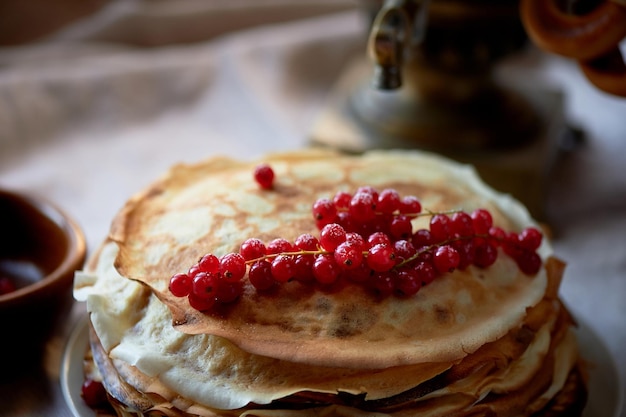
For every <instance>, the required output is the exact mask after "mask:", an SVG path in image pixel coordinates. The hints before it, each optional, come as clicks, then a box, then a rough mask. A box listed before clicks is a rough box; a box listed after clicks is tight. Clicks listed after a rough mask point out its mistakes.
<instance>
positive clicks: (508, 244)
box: [502, 232, 523, 259]
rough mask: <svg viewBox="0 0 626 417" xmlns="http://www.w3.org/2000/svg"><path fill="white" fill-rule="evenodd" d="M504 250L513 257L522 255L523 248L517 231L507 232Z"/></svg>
mask: <svg viewBox="0 0 626 417" xmlns="http://www.w3.org/2000/svg"><path fill="white" fill-rule="evenodd" d="M502 250H503V251H504V253H506V254H507V255H509V256H510V257H511V258H513V259H515V258H517V257H518V256H521V254H522V252H523V248H522V246H521V245H520V240H519V235H518V234H517V233H515V232H509V233H506V234H505V236H504V240H503V242H502Z"/></svg>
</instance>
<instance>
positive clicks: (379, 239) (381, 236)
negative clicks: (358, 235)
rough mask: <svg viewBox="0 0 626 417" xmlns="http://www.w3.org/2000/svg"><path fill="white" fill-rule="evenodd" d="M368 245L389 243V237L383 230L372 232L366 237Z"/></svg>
mask: <svg viewBox="0 0 626 417" xmlns="http://www.w3.org/2000/svg"><path fill="white" fill-rule="evenodd" d="M367 244H368V246H369V247H372V246H374V245H391V238H390V237H389V236H387V234H386V233H384V232H374V233H372V234H371V235H369V236H368V237H367Z"/></svg>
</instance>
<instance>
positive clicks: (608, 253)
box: [0, 10, 626, 417]
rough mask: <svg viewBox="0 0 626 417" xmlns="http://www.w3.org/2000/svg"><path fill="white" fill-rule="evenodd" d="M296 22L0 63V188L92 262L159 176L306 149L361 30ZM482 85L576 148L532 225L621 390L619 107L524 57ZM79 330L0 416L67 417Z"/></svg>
mask: <svg viewBox="0 0 626 417" xmlns="http://www.w3.org/2000/svg"><path fill="white" fill-rule="evenodd" d="M109 12H110V10H109ZM310 13H311V14H315V16H312V15H311V16H309V17H307V18H306V19H305V18H302V16H299V20H297V21H286V22H283V23H276V18H275V16H274V15H272V16H273V17H272V19H273V20H272V22H273V24H272V25H259V24H254V25H251V26H250V27H248V28H245V29H241V28H240V27H239V28H238V30H236V31H233V32H232V33H227V34H224V33H221V34H220V36H217V37H213V38H211V39H208V40H207V41H205V42H199V43H194V44H183V45H167V46H162V47H156V48H150V49H143V48H136V45H128V44H124V43H123V42H119V41H116V42H112V41H111V39H107V36H111V33H112V32H111V30H112V29H110V28H109V29H107V30H105V29H102V27H103V26H102V25H103V23H102V21H97V22H95V23H98V24H100V26H99V27H100V30H99V31H92V32H89V31H86V30H85V26H81V27H76V28H73V31H69V32H66V33H63V34H62V36H59V37H57V38H54V39H51V40H49V41H47V42H43V43H41V44H36V45H29V46H25V47H20V48H15V49H10V50H7V49H5V50H0V149H1V150H2V151H1V152H0V187H6V188H11V189H19V190H22V191H24V192H29V193H35V194H38V195H42V196H44V197H46V198H49V199H50V200H52V201H54V202H55V203H57V204H58V205H60V206H61V207H62V208H63V209H65V210H66V211H67V212H68V213H70V214H71V215H72V216H73V217H74V218H75V219H76V220H77V221H78V223H79V224H81V225H82V227H83V229H84V231H85V235H86V237H87V243H88V248H89V250H90V252H93V250H94V249H95V248H96V247H97V246H98V244H99V242H100V241H101V240H102V239H103V237H104V236H105V235H106V233H107V230H108V227H109V223H110V220H111V219H112V217H113V216H114V214H115V213H116V211H117V210H118V209H119V208H120V207H121V206H122V204H123V203H124V202H125V201H126V199H128V198H129V197H130V196H131V195H132V194H133V193H135V192H136V191H139V190H140V189H141V188H143V187H144V186H146V185H147V184H149V183H150V182H151V181H152V180H153V179H154V178H156V177H157V176H159V175H161V174H162V173H163V172H164V171H165V170H166V169H167V168H168V167H170V166H171V165H173V164H175V163H179V162H193V161H197V160H200V159H204V158H207V157H210V156H212V155H217V154H225V155H229V156H233V157H239V158H252V157H258V156H260V155H262V154H264V153H267V152H273V151H284V150H291V149H299V148H302V147H305V146H308V145H309V140H310V139H309V134H310V132H311V129H312V127H313V126H314V124H315V121H316V116H317V115H318V114H319V113H320V110H321V109H322V108H323V107H324V105H325V99H326V97H327V96H328V93H329V92H330V91H331V90H332V86H333V83H334V82H335V81H336V80H337V79H338V78H339V77H340V75H341V74H342V71H344V69H345V68H347V67H348V65H349V64H350V62H352V60H353V59H354V58H359V57H361V56H362V54H363V36H362V35H363V33H364V31H365V27H366V26H365V25H366V23H365V20H364V19H363V16H362V15H361V14H360V13H357V12H353V11H347V12H339V13H337V12H336V10H335V11H333V13H329V14H327V15H318V13H317V12H315V13H312V12H310ZM305 15H306V14H305ZM137 16H139V14H137V15H136V16H135V17H137ZM141 16H143V17H144V18H146V19H147V17H145V16H147V15H141ZM286 20H289V19H286ZM90 23H91V25H92V26H93V25H95V23H94V21H92V22H90ZM135 23H136V21H135ZM257 23H258V22H257ZM131 26H132V25H131ZM124 27H125V28H126V30H128V27H129V26H128V24H127V25H126V26H124ZM118 29H119V28H118ZM142 33H144V32H142ZM72 36H74V38H72ZM320 63H323V65H320ZM498 71H499V72H498V74H499V76H501V77H503V79H508V80H513V81H514V82H518V83H519V84H520V85H529V86H532V88H545V89H549V90H558V91H561V92H563V94H564V103H563V109H562V111H563V113H564V115H565V118H566V120H567V121H568V124H569V125H570V126H571V127H575V128H579V129H581V131H582V132H584V136H585V140H584V142H583V143H582V144H579V145H578V146H576V147H574V148H572V149H569V150H567V151H563V152H562V154H561V155H560V158H559V159H558V162H557V164H556V166H555V168H554V171H553V172H552V173H551V175H550V177H549V178H548V181H549V189H550V193H549V195H548V196H547V198H546V207H547V213H548V223H549V225H550V227H551V228H552V230H553V232H554V236H553V243H554V246H555V250H556V252H557V255H559V256H560V257H561V258H562V259H564V260H566V261H567V263H568V267H567V270H566V275H565V279H564V281H563V285H562V291H561V293H562V296H563V298H564V300H565V301H566V302H567V303H568V304H570V305H572V306H573V307H574V308H575V310H576V311H577V312H578V314H580V315H581V316H583V317H584V318H585V320H586V322H588V323H589V324H590V325H591V326H592V327H593V328H594V330H595V331H596V332H597V333H598V335H599V337H600V338H601V340H602V341H603V342H604V343H605V344H606V346H607V348H608V350H609V351H610V352H611V354H612V355H613V356H614V357H615V360H616V363H617V366H618V373H619V375H620V376H621V378H622V380H624V378H626V357H625V356H624V355H623V354H621V352H622V348H623V347H624V346H626V325H625V324H624V318H625V317H626V306H625V303H624V302H623V298H624V295H626V262H625V260H626V255H625V254H624V253H625V252H624V247H626V246H625V245H624V243H625V242H626V238H625V237H624V236H626V198H624V197H626V177H625V176H624V175H623V166H624V165H623V159H622V158H623V155H624V154H625V152H626V100H621V99H617V98H614V97H610V96H607V95H605V94H602V93H600V92H598V91H596V90H595V89H594V88H593V87H591V86H590V85H589V84H588V83H587V82H586V80H585V79H584V78H583V77H582V75H581V74H580V72H579V70H578V68H577V67H576V66H575V65H574V64H572V63H571V62H567V61H565V60H562V59H559V58H555V57H551V56H547V55H546V54H543V53H540V52H538V51H536V50H533V49H532V48H531V49H530V50H529V51H525V52H523V53H520V54H519V55H517V56H514V57H511V58H510V59H508V60H506V61H505V62H503V63H502V65H501V66H500V67H499V68H498ZM84 314H85V313H84V306H83V305H81V304H77V303H76V304H71V305H69V306H68V308H67V309H66V310H64V311H63V313H62V314H61V315H59V318H58V323H57V325H56V326H55V328H54V331H53V334H52V336H51V337H50V339H48V340H47V341H46V343H45V345H44V346H43V347H42V350H41V355H40V356H39V357H33V358H32V359H31V360H30V361H29V363H28V364H25V366H24V370H23V372H19V373H12V374H7V373H6V372H3V375H2V377H1V378H0V403H2V410H1V411H0V415H2V416H5V415H6V416H51V417H69V416H71V412H70V410H69V408H68V407H67V405H66V404H65V401H64V399H63V395H62V391H61V388H60V384H59V375H60V361H61V357H62V354H63V350H64V348H65V344H66V343H67V338H68V336H69V333H70V331H71V329H72V328H73V326H74V325H75V324H76V323H77V321H78V320H79V319H80V318H81V317H83V316H84ZM5 360H6V358H5ZM622 416H626V412H624V413H623V414H622Z"/></svg>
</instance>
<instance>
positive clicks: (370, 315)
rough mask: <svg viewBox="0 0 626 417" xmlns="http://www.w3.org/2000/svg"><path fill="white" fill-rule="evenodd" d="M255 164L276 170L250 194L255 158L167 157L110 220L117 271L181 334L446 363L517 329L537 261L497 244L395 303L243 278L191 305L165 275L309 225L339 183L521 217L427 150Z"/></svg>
mask: <svg viewBox="0 0 626 417" xmlns="http://www.w3.org/2000/svg"><path fill="white" fill-rule="evenodd" d="M264 162H268V163H270V164H271V166H272V167H273V169H274V171H275V173H276V178H277V179H276V182H275V187H274V189H273V190H261V189H260V188H259V187H258V185H257V184H256V183H255V182H254V180H253V178H252V172H253V169H254V167H255V166H256V165H257V164H258V163H259V161H252V162H240V161H234V160H230V159H226V158H217V159H211V160H209V161H206V162H203V163H200V164H197V165H180V166H176V167H174V168H173V169H172V170H171V171H170V172H169V173H168V174H167V175H166V176H165V177H163V178H162V179H160V180H159V181H157V182H156V183H154V184H153V185H152V186H151V187H149V188H148V189H147V190H145V191H144V192H142V193H140V194H138V195H136V196H135V197H133V198H132V199H131V200H130V201H129V202H128V203H127V205H126V206H125V207H124V208H123V210H122V211H121V212H120V213H119V215H118V216H117V218H116V219H115V221H114V223H113V227H112V230H111V236H110V239H111V240H113V241H114V242H116V243H117V244H118V246H119V253H118V256H117V259H116V261H115V266H116V268H117V270H118V271H119V273H120V274H121V275H122V276H125V277H127V278H130V279H133V280H137V281H139V282H142V283H144V284H146V285H147V286H149V287H150V288H151V289H152V290H153V291H154V293H155V294H156V295H157V297H158V298H159V299H160V300H161V301H162V302H163V303H164V304H166V305H167V306H168V307H169V309H170V311H171V313H172V318H173V324H174V326H176V328H177V329H178V330H180V331H182V332H186V333H190V334H213V335H217V336H221V337H224V338H226V339H229V340H230V341H231V342H233V343H235V344H236V345H238V346H239V347H240V348H241V349H243V350H245V351H248V352H250V353H253V354H257V355H263V356H268V357H272V358H277V359H281V360H286V361H291V362H301V363H307V364H312V365H320V366H334V367H346V368H372V369H379V368H385V367H391V366H399V365H408V364H418V363H427V362H444V361H445V362H448V361H454V360H458V359H460V358H462V357H463V356H465V355H466V354H467V353H470V352H474V351H475V350H477V349H478V348H479V347H480V346H482V345H483V344H485V343H487V342H490V341H493V340H496V339H498V338H499V337H501V336H503V335H504V334H506V333H507V332H508V330H510V329H512V328H514V327H516V326H518V325H519V324H520V323H521V322H522V320H523V318H524V316H525V315H526V310H527V308H528V307H531V306H533V305H535V304H537V303H538V302H539V301H540V300H541V299H542V298H543V295H544V293H545V290H546V275H545V271H544V270H543V269H542V270H541V271H540V272H539V273H538V274H537V275H536V276H526V275H524V274H522V273H521V272H519V270H518V268H517V266H516V265H515V263H514V262H513V261H512V260H511V259H509V258H508V257H507V256H505V255H502V254H501V256H499V257H498V261H497V262H496V264H495V265H493V266H492V267H490V268H487V269H478V268H474V267H470V268H468V269H467V270H465V271H456V272H454V273H452V274H447V275H444V276H443V277H440V278H438V279H437V280H435V281H434V282H433V283H431V284H429V285H428V286H426V287H424V288H423V289H422V290H420V292H419V293H418V294H417V295H416V296H414V297H411V298H407V299H401V298H397V297H389V298H386V299H382V300H381V299H377V298H376V297H374V296H373V295H371V294H370V293H368V292H367V291H365V290H362V289H361V288H360V287H358V286H351V285H348V286H344V287H342V288H336V289H334V291H326V292H322V291H318V290H314V289H313V287H308V286H304V285H301V284H299V283H297V282H294V283H289V284H287V285H283V286H282V287H281V289H280V290H279V291H278V292H276V293H273V294H271V295H259V294H257V293H256V291H255V290H254V289H253V288H252V287H251V286H250V285H249V284H247V281H246V288H245V293H244V295H243V296H242V297H241V299H240V300H238V301H237V302H236V303H234V304H233V305H232V306H229V307H228V308H225V309H221V310H219V311H217V312H215V313H209V314H205V313H202V312H198V311H196V310H194V309H193V308H191V307H190V306H189V305H188V303H187V300H186V298H184V297H183V298H177V297H174V296H172V295H171V294H170V293H169V291H168V283H169V278H170V276H171V275H173V274H175V273H177V272H184V271H186V270H187V269H188V268H189V267H190V266H191V265H192V264H194V263H195V262H197V260H198V259H199V258H200V257H201V256H202V255H204V254H205V253H208V252H211V253H214V254H215V255H218V256H219V255H223V254H225V253H228V252H235V251H238V249H239V246H240V244H241V243H242V242H243V241H244V240H245V239H247V238H250V237H257V238H260V239H261V240H263V241H266V242H267V241H269V240H271V239H274V238H277V237H282V238H286V239H289V240H291V241H293V240H294V239H295V238H296V237H297V236H298V235H300V234H302V233H312V234H314V235H319V231H318V230H317V229H316V228H315V224H314V221H313V217H312V214H311V206H312V204H313V202H315V200H316V199H318V198H320V197H331V198H332V196H333V195H334V194H335V193H336V192H337V191H339V190H344V191H348V192H354V191H355V190H356V189H357V188H358V187H359V186H363V185H370V186H373V187H375V188H377V189H379V190H382V189H384V188H395V189H396V190H398V191H399V192H400V193H401V194H402V195H415V196H416V197H418V198H419V199H420V200H421V202H422V206H423V207H425V208H427V209H428V210H431V211H444V210H450V209H463V210H465V211H468V212H470V211H472V210H474V209H476V208H479V207H482V208H486V209H488V210H490V211H491V213H492V215H493V217H494V222H495V223H496V224H497V225H499V226H501V227H503V228H505V229H507V230H514V231H519V230H520V229H521V228H523V227H526V226H529V225H531V224H532V220H531V219H530V217H529V216H528V213H527V212H526V210H525V209H524V208H523V207H522V206H521V205H519V203H517V202H516V201H514V200H512V199H511V198H509V197H507V196H504V195H501V194H497V193H495V192H494V191H493V190H491V189H490V188H488V187H486V186H485V185H484V184H483V183H482V182H481V181H480V180H479V179H478V177H477V176H476V174H475V173H474V171H473V170H472V169H471V168H469V167H467V166H462V165H458V164H455V163H452V162H449V161H448V160H445V159H441V158H439V157H435V156H432V155H428V154H423V153H418V152H406V151H403V152H386V151H380V152H371V153H368V154H365V155H363V156H345V155H338V154H335V153H331V152H326V151H310V150H309V151H303V152H299V153H289V154H278V155H273V156H270V157H267V158H265V159H264ZM419 221H422V222H427V221H428V219H427V218H422V220H419ZM548 250H549V249H548V248H547V247H544V248H542V255H544V256H545V255H547V254H548V253H547V251H548Z"/></svg>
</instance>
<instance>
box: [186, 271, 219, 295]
mask: <svg viewBox="0 0 626 417" xmlns="http://www.w3.org/2000/svg"><path fill="white" fill-rule="evenodd" d="M217 281H218V277H217V275H214V274H209V273H207V272H198V273H197V274H196V276H195V277H194V278H193V281H192V282H191V292H190V293H189V296H191V295H193V296H195V297H197V298H215V293H216V292H217V285H218V283H217Z"/></svg>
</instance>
